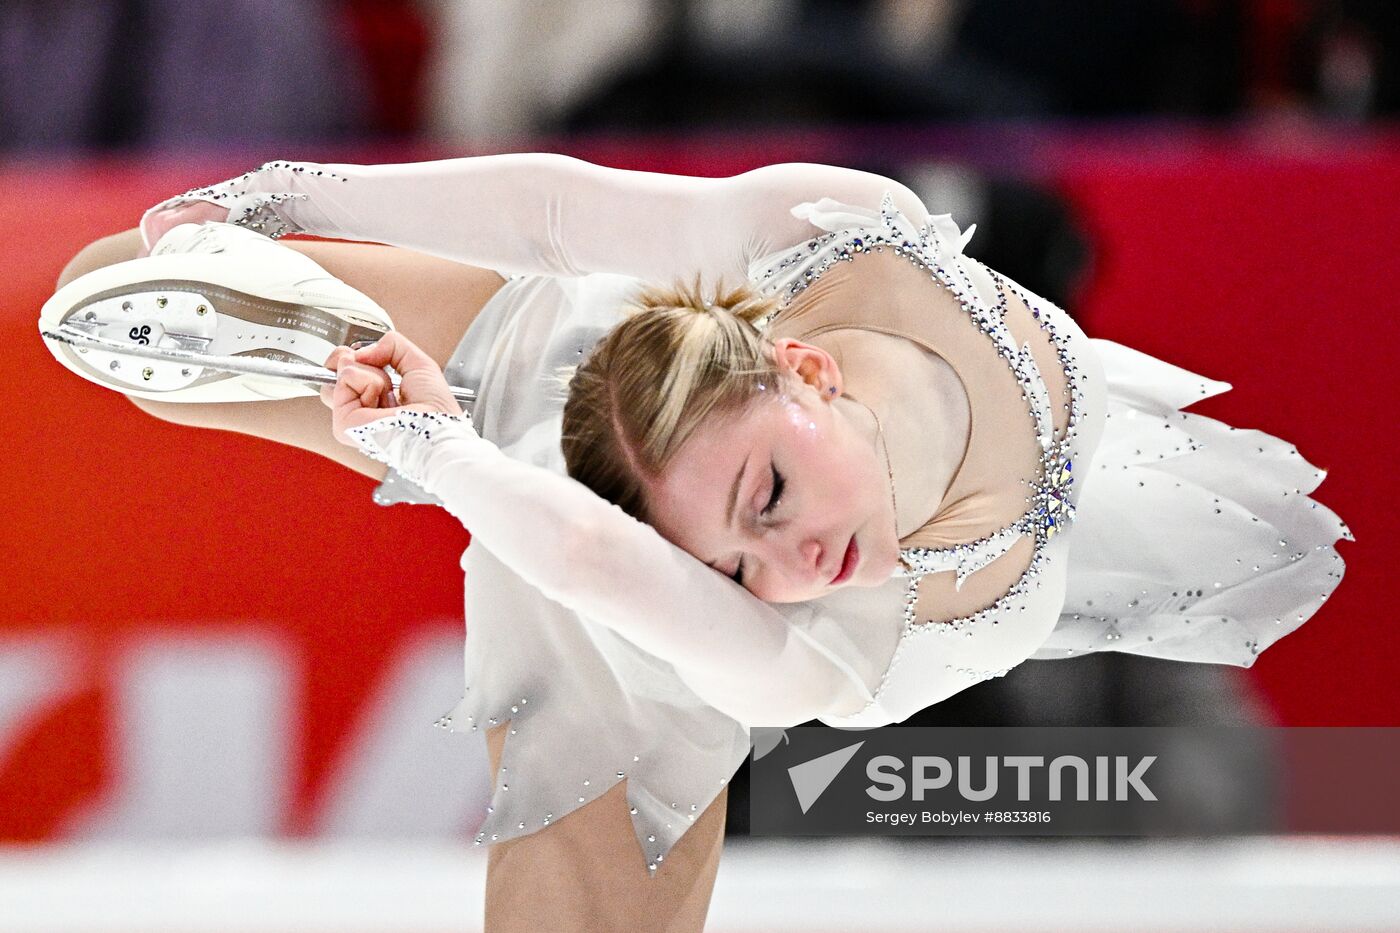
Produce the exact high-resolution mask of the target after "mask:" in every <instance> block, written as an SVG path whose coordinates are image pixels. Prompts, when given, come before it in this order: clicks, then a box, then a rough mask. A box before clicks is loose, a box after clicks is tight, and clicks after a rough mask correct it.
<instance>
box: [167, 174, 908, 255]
mask: <svg viewBox="0 0 1400 933" xmlns="http://www.w3.org/2000/svg"><path fill="white" fill-rule="evenodd" d="M886 191H889V192H890V193H891V194H892V195H893V196H894V199H895V204H896V206H897V207H898V208H900V210H902V211H903V212H904V213H905V214H906V215H907V216H908V217H909V218H910V219H911V220H913V221H914V222H915V223H918V224H922V223H923V222H924V221H925V220H926V219H927V217H928V212H927V210H926V209H925V208H924V205H923V204H922V202H920V201H919V199H918V197H917V196H916V195H915V194H914V193H913V192H912V191H910V190H909V189H908V188H906V187H905V186H903V185H901V184H900V183H898V182H896V181H892V180H891V179H888V178H884V177H882V176H880V175H875V174H871V173H868V172H860V171H856V170H854V169H847V168H840V167H837V166H831V165H818V164H811V163H786V164H781V165H769V166H764V167H762V168H758V169H754V170H753V171H750V172H745V173H743V174H740V175H735V176H733V177H730V178H694V177H690V176H685V175H667V174H659V173H654V172H635V171H625V170H622V169H614V168H605V167H603V166H600V165H594V164H592V163H589V162H584V161H582V160H579V159H574V158H570V157H568V156H563V155H556V154H551V153H519V154H511V155H493V156H477V157H470V158H460V159H445V160H441V161H436V162H411V163H405V164H397V165H348V164H321V163H314V162H269V163H267V165H264V166H263V167H262V168H260V169H258V170H255V171H253V172H249V173H247V174H246V175H243V176H240V177H238V178H234V179H231V180H229V181H226V182H222V183H220V184H218V185H214V186H212V187H209V188H204V189H196V190H194V191H191V192H189V193H188V194H187V195H184V196H182V197H180V198H173V199H171V200H170V201H167V202H165V203H164V204H162V205H158V206H157V207H156V208H153V209H152V210H151V211H149V212H147V214H146V216H145V218H143V220H142V232H143V235H144V236H145V238H146V240H147V247H148V248H149V246H150V245H152V243H153V242H154V240H155V239H156V238H158V237H159V236H160V234H161V233H163V232H164V231H165V230H167V229H169V228H170V226H172V225H173V224H175V223H179V222H182V221H190V220H231V221H234V222H240V223H245V224H248V225H252V226H254V228H255V229H261V230H262V231H263V232H266V233H268V234H270V235H280V234H281V233H285V232H306V233H311V234H316V235H319V236H327V237H336V238H340V239H347V240H367V241H373V242H379V243H388V244H391V245H394V246H403V247H408V248H411V249H415V250H418V251H419V252H423V253H428V254H431V255H435V256H441V257H444V258H448V259H453V260H456V261H459V262H464V263H469V264H471V265H476V266H482V267H485V268H489V269H495V270H497V271H500V272H505V273H538V274H546V275H558V276H577V275H584V274H587V273H591V272H612V273H620V274H623V275H630V276H635V277H637V278H642V279H647V280H651V281H668V280H671V279H677V278H683V279H690V278H692V277H693V276H694V275H695V274H696V273H697V272H698V273H701V274H703V275H704V276H706V277H707V278H717V277H721V276H723V277H728V278H730V279H731V280H742V279H743V278H745V277H746V276H747V275H748V268H749V263H750V262H752V261H754V260H756V259H759V258H761V257H763V256H765V255H767V254H769V253H771V252H774V251H776V250H779V249H784V248H787V247H789V246H792V245H794V244H796V243H800V242H802V241H803V240H805V239H807V238H808V237H811V236H813V235H815V234H817V233H820V232H822V231H820V230H818V229H817V228H816V227H813V226H812V225H811V224H809V223H808V222H807V221H806V220H803V219H799V218H797V217H794V216H793V215H792V213H791V210H792V208H793V207H794V206H796V205H797V204H800V203H802V202H806V201H817V200H819V199H821V198H824V197H828V198H834V199H836V200H837V201H844V202H847V203H851V204H858V205H865V206H868V207H871V208H874V207H878V205H879V203H880V199H881V197H882V196H883V194H884V193H885V192H886ZM258 225H261V226H258Z"/></svg>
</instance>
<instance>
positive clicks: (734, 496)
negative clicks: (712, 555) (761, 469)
mask: <svg viewBox="0 0 1400 933" xmlns="http://www.w3.org/2000/svg"><path fill="white" fill-rule="evenodd" d="M752 456H753V453H752V452H750V453H749V457H752ZM749 457H745V458H744V462H743V463H741V464H739V472H738V474H737V475H736V476H735V477H734V485H733V486H732V487H730V489H729V508H728V509H726V510H725V514H724V521H725V525H726V526H727V527H729V528H733V527H734V505H735V503H736V502H738V500H739V486H740V485H741V484H742V482H743V479H744V470H746V469H748V466H749ZM705 566H706V567H709V568H710V569H712V570H718V569H719V568H718V567H716V566H715V561H706V563H705Z"/></svg>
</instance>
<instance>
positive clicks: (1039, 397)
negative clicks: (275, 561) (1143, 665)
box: [41, 154, 1350, 930]
mask: <svg viewBox="0 0 1400 933" xmlns="http://www.w3.org/2000/svg"><path fill="white" fill-rule="evenodd" d="M292 232H295V233H309V234H314V235H318V236H324V237H334V238H337V239H343V240H359V241H370V242H376V243H380V244H388V246H376V247H367V246H359V245H355V244H346V243H319V242H300V241H297V242H292V241H288V244H286V245H283V244H277V243H274V242H273V241H272V240H271V239H269V238H268V237H273V238H275V237H279V236H281V235H283V234H285V233H292ZM141 233H142V235H143V236H144V240H143V241H142V242H141V243H138V240H137V233H136V231H131V232H128V233H127V234H123V235H119V236H118V237H116V238H109V240H107V241H100V242H99V243H97V244H94V245H93V246H92V247H89V249H88V250H86V251H84V253H82V254H80V255H79V256H78V257H77V258H76V259H75V260H74V263H73V264H71V265H70V267H69V269H68V270H65V274H64V281H65V282H66V284H64V285H63V287H62V288H60V290H59V291H58V293H57V294H56V295H55V296H54V298H53V299H52V300H51V301H50V302H49V303H48V304H47V305H46V306H45V310H44V314H43V318H42V320H41V327H51V326H54V325H56V324H59V323H62V322H65V321H77V320H81V319H82V316H83V315H87V314H89V313H91V314H92V317H91V318H90V319H89V322H90V324H91V325H92V326H93V327H99V328H108V329H109V332H111V333H118V334H119V333H128V332H130V333H141V331H140V327H149V328H152V329H153V330H152V331H150V332H153V333H155V334H156V337H157V339H158V340H159V339H164V335H166V334H167V333H168V334H169V335H170V336H169V339H170V340H174V341H178V340H180V339H186V340H188V339H194V338H197V339H198V340H200V341H203V343H202V344H200V345H201V346H203V347H204V348H205V349H206V352H209V353H215V352H216V350H217V352H219V353H236V352H242V353H245V354H249V355H263V356H273V357H278V358H286V357H288V356H290V357H292V358H299V359H302V360H306V361H310V362H313V363H316V364H319V365H324V366H326V367H327V368H329V369H331V370H334V371H335V372H336V373H337V376H338V379H337V382H336V384H335V386H334V388H324V389H321V390H319V391H318V390H317V389H316V388H314V387H307V386H305V385H302V384H298V383H292V382H286V381H271V380H268V379H266V378H261V377H255V376H249V375H240V374H230V373H226V372H224V373H219V372H210V373H205V372H202V371H200V370H199V368H198V367H193V368H191V367H183V368H178V369H172V368H171V367H169V366H164V365H159V366H158V365H156V364H144V363H139V362H136V361H134V359H128V360H123V359H120V358H115V357H114V358H111V359H108V358H105V357H94V356H93V354H91V353H89V354H79V353H77V352H75V351H74V350H73V349H72V348H71V347H68V346H67V345H64V344H59V343H57V342H52V343H50V348H51V349H52V350H53V351H54V353H55V355H56V356H57V357H58V358H59V359H60V360H61V361H62V362H63V363H64V364H65V365H67V366H69V368H71V369H73V370H74V371H75V372H77V373H79V374H80V375H82V376H84V377H85V378H88V379H90V380H92V381H95V382H98V383H99V384H102V385H105V386H108V387H110V388H115V389H117V390H118V391H121V392H123V393H125V394H127V395H128V396H129V397H131V398H132V400H133V401H134V402H135V403H136V404H137V405H138V406H140V407H142V408H143V409H145V410H147V411H149V412H151V413H152V414H154V415H156V416H157V417H162V418H166V419H168V420H173V421H178V422H180V423H186V424H197V425H203V426H211V427H222V428H227V429H232V430H240V431H244V432H246V433H252V434H258V435H260V436H264V437H271V438H273V439H276V440H280V441H283V442H286V443H291V444H295V445H297V446H301V447H305V448H308V449H312V450H316V451H317V452H320V453H323V454H326V455H328V456H332V457H334V458H335V459H337V460H338V461H340V462H342V463H346V464H347V465H350V466H352V468H355V469H358V470H360V471H361V472H366V473H368V474H369V475H372V476H376V477H380V476H382V477H384V480H385V482H384V483H383V484H382V485H381V487H380V490H379V493H380V497H381V499H382V500H383V501H394V500H396V499H407V500H408V501H435V502H438V503H440V504H442V505H443V506H444V507H445V508H447V509H448V510H449V511H450V512H452V513H453V514H454V515H456V516H457V517H458V518H459V519H461V520H462V521H463V523H464V524H465V525H466V526H467V527H468V528H469V529H470V530H471V532H472V536H473V545H474V546H471V547H468V548H467V550H466V552H465V554H464V555H463V558H462V566H463V568H464V569H465V570H466V571H467V575H468V579H469V582H468V584H467V586H466V587H465V592H466V609H467V615H468V618H470V619H471V620H472V623H471V632H470V635H469V637H468V639H467V648H466V684H467V690H466V695H465V696H464V698H463V700H462V702H461V703H460V704H459V705H458V706H457V707H456V708H455V709H454V710H453V711H452V712H451V713H449V714H448V715H447V716H445V717H444V718H443V720H442V724H444V725H447V726H449V727H452V728H459V729H470V730H473V731H475V730H486V732H487V743H488V749H489V751H490V755H491V762H492V768H493V770H494V772H495V775H496V784H495V791H494V794H493V797H492V800H491V805H490V809H489V812H488V815H487V818H486V821H485V823H484V824H483V825H482V827H481V831H480V835H479V836H478V837H477V842H479V843H482V844H487V845H490V846H491V851H490V860H489V863H488V864H489V869H488V890H487V925H488V928H490V929H504V928H507V927H510V928H516V927H518V928H521V929H524V928H530V929H538V928H551V929H568V928H579V929H584V928H587V929H594V928H627V929H678V930H679V929H699V928H700V927H701V926H702V925H703V919H704V914H705V911H706V908H707V905H708V901H709V896H710V891H711V889H712V885H713V878H714V871H715V868H716V867H717V860H718V855H719V845H720V839H721V835H722V830H723V802H724V788H725V784H726V782H727V780H728V778H729V776H730V775H732V773H733V771H734V769H735V768H736V767H737V766H738V764H739V763H740V761H742V759H743V757H744V756H745V755H746V754H747V752H748V748H749V728H750V727H753V726H760V725H762V726H786V725H792V724H796V723H801V722H805V721H808V720H811V719H819V720H821V721H823V722H826V723H828V724H830V725H838V726H853V727H855V726H858V727H869V726H879V725H883V724H887V723H892V722H898V721H901V720H903V719H905V718H907V717H908V716H909V715H911V714H912V713H914V712H916V711H918V710H919V709H922V708H924V707H925V706H928V705H931V704H933V703H936V702H939V701H940V700H942V699H944V698H946V697H948V696H950V695H952V694H953V693H956V692H958V691H960V690H963V689H965V688H967V687H968V686H971V685H972V684H975V683H978V682H980V681H983V680H986V679H988V678H990V677H996V676H1001V675H1003V674H1005V673H1006V672H1007V671H1008V670H1009V669H1010V668H1012V667H1014V666H1016V665H1017V664H1019V663H1020V662H1022V661H1024V660H1026V659H1027V658H1052V657H1066V656H1073V655H1076V654H1081V653H1085V652H1090V651H1103V650H1115V651H1131V652H1135V653H1140V654H1147V655H1155V656H1158V657H1165V658H1175V659H1180V660H1191V661H1207V662H1214V663H1227V664H1235V665H1239V666H1244V667H1248V666H1250V665H1251V664H1252V663H1253V661H1254V659H1255V658H1256V657H1257V655H1258V653H1259V652H1260V651H1262V650H1263V649H1264V648H1266V647H1268V645H1269V644H1271V643H1272V642H1274V641H1276V640H1277V639H1278V638H1280V637H1282V636H1283V635H1285V634H1287V633H1288V632H1290V631H1292V630H1293V629H1295V628H1297V627H1298V626H1299V625H1300V624H1301V623H1302V622H1303V621H1305V620H1306V619H1307V618H1308V617H1309V616H1310V615H1311V614H1312V613H1313V612H1315V611H1316V609H1317V608H1318V606H1320V605H1321V603H1322V601H1324V600H1325V599H1326V598H1327V596H1328V595H1329V594H1330V592H1331V591H1332V590H1333V589H1334V588H1335V586H1336V585H1337V582H1338V581H1339V580H1340V578H1341V574H1342V564H1341V561H1340V558H1339V557H1338V555H1337V554H1336V552H1335V550H1334V548H1333V544H1334V543H1335V541H1336V540H1337V539H1338V537H1347V538H1349V537H1350V535H1349V533H1348V532H1347V530H1346V529H1345V527H1344V526H1343V525H1342V524H1341V522H1340V521H1339V520H1338V519H1337V517H1336V516H1335V515H1334V514H1333V513H1332V512H1330V511H1329V510H1328V509H1326V508H1325V507H1324V506H1322V505H1320V504H1319V503H1317V502H1315V501H1314V500H1312V499H1311V498H1309V496H1308V495H1307V493H1308V492H1310V491H1312V490H1313V489H1314V488H1315V487H1316V485H1317V484H1318V482H1319V481H1320V480H1321V477H1322V474H1321V472H1320V471H1318V470H1315V469H1314V468H1313V467H1312V466H1311V465H1309V464H1308V463H1307V462H1306V461H1305V460H1303V458H1302V457H1301V456H1299V455H1298V453H1297V451H1296V450H1294V449H1293V448H1292V447H1290V445H1288V444H1287V443H1285V442H1283V441H1280V440H1278V439H1277V438H1273V437H1270V436H1268V435H1265V434H1262V433H1260V432H1257V431H1250V430H1241V429H1236V428H1233V427H1230V426H1228V425H1224V424H1221V423H1219V422H1217V421H1214V420H1212V419H1208V418H1204V417H1201V416H1198V415H1193V414H1188V413H1185V412H1182V411H1180V409H1181V408H1182V407H1185V406H1186V405H1189V404H1190V403H1192V402H1194V401H1197V400H1199V399H1202V398H1205V397H1208V396H1210V395H1213V394H1217V393H1219V392H1221V391H1223V390H1225V389H1226V388H1228V386H1227V385H1226V384H1224V383H1220V382H1215V381H1212V380H1209V379H1205V378H1203V377H1200V376H1197V375H1195V374H1193V373H1189V372H1187V371H1185V370H1182V369H1179V368H1177V367H1175V366H1172V365H1171V364H1168V363H1165V362H1162V361H1160V360H1157V359H1154V358H1152V357H1150V356H1147V355H1145V354H1142V353H1139V352H1137V351H1134V350H1132V349H1130V348H1127V347H1124V346H1122V345H1119V344H1116V343H1112V342H1109V341H1104V340H1091V339H1089V338H1088V337H1086V336H1085V335H1084V334H1083V332H1082V331H1081V330H1080V328H1079V327H1078V326H1077V325H1076V324H1075V322H1074V321H1072V320H1071V319H1070V318H1069V317H1068V316H1067V315H1065V314H1064V312H1063V311H1061V310H1060V309H1059V308H1057V307H1055V306H1054V305H1052V304H1050V303H1049V302H1047V301H1045V300H1044V299H1042V298H1040V297H1039V296H1036V295H1034V294H1032V293H1030V292H1028V291H1026V290H1025V289H1023V288H1021V287H1019V286H1018V285H1016V283H1014V282H1011V281H1010V280H1008V279H1006V278H1005V277H1003V276H1001V275H998V274H997V273H995V272H993V271H992V270H990V269H987V268H986V267H984V266H983V265H981V264H980V263H978V262H977V261H975V260H973V259H971V258H970V257H968V256H966V255H964V254H963V252H962V250H963V247H964V246H965V244H966V241H967V238H968V236H970V233H971V231H968V233H967V234H964V233H963V232H962V231H960V230H959V229H958V227H957V226H956V225H955V224H954V223H953V222H952V220H951V218H949V217H947V216H946V215H937V216H930V215H929V214H928V212H927V210H926V208H925V207H924V205H923V204H922V203H920V201H919V199H918V198H917V197H916V196H915V195H914V194H913V193H912V192H910V191H909V190H908V189H907V188H905V187H904V186H902V185H900V184H898V183H897V182H894V181H891V180H889V179H886V178H882V177H879V176H876V175H871V174H867V173H862V172H855V171H851V170H847V169H841V168H836V167H832V166H819V165H798V164H793V165H774V166H768V167H765V168H761V169H757V170H755V171H752V172H747V173H744V174H742V175H738V176H734V177H732V178H725V179H700V178H688V177H681V176H668V175H658V174H650V173H640V172H626V171H619V170H614V169H607V168H602V167H599V166H595V165H590V164H588V163H584V162H580V161H578V160H574V159H569V158H565V157H562V156H555V155H543V154H541V155H534V154H532V155H506V156H490V157H479V158H466V159H453V160H445V161H440V162H429V163H417V164H406V165H380V166H358V165H321V164H316V163H303V162H273V163H268V164H267V165H265V166H263V167H262V168H260V169H258V170H256V171H253V172H250V173H247V174H245V175H243V176H240V177H239V178H235V179H232V180H230V181H227V182H223V183H221V184H218V185H214V186H212V187H209V188H203V189H196V190H194V191H191V192H189V193H187V194H186V195H183V196H181V197H178V198H174V199H171V200H170V201H167V202H165V203H163V204H161V205H158V206H157V207H155V208H153V209H152V210H151V211H149V212H147V214H146V216H145V217H144V218H143V220H142V227H141ZM142 243H144V246H145V247H149V248H151V249H150V252H151V255H149V256H147V257H144V258H138V259H134V260H133V259H132V257H133V256H136V254H137V253H139V252H142V251H143V250H142V249H141V246H142ZM287 245H290V246H291V249H288V248H287ZM390 247H397V248H390ZM122 260H127V261H122ZM113 263H115V264H113ZM467 264H469V265H467ZM488 270H490V271H488ZM503 275H504V276H509V279H505V278H503ZM697 275H698V278H697ZM674 282H680V283H682V284H681V285H668V284H666V283H674ZM721 282H728V283H730V286H731V287H721V286H720V284H719V283H721ZM685 283H691V284H685ZM167 306H168V307H170V308H176V307H177V306H178V308H179V309H181V310H180V314H181V315H182V316H181V317H180V319H179V320H175V321H171V320H170V319H169V318H167V319H166V323H162V320H161V317H160V314H161V312H162V311H163V310H165V309H166V308H167ZM198 307H203V308H204V309H205V310H204V313H203V314H202V315H197V317H191V315H192V314H196V312H195V311H192V310H190V309H191V308H198ZM167 313H169V312H167ZM464 331H465V333H463V332H464ZM148 333H149V332H148ZM381 333H382V334H383V336H379V335H380V334H381ZM191 334H193V335H194V338H191V337H190V335H191ZM372 338H377V339H376V340H375V341H374V342H373V343H371V344H369V345H368V346H360V347H359V348H358V349H355V348H352V347H350V346H346V345H347V344H352V343H355V344H358V343H360V342H362V341H366V340H369V339H372ZM113 362H115V363H117V366H116V368H112V366H111V364H112V363H113ZM99 364H100V365H99ZM385 367H392V369H393V370H394V371H395V372H396V373H397V374H398V376H399V378H400V382H399V384H398V386H397V388H394V387H393V383H392V382H391V380H390V378H389V376H388V374H387V373H386V370H385ZM566 379H567V392H565V391H563V390H562V389H561V387H560V386H561V383H563V382H564V381H565V380H566ZM452 385H457V386H467V387H470V388H473V389H475V390H476V392H477V401H476V402H475V404H474V406H473V407H472V411H471V416H470V418H467V417H465V416H464V414H463V412H462V410H461V409H460V407H459V406H458V404H457V402H456V400H455V399H454V397H453V394H452V392H451V389H450V386H452ZM316 395H319V396H320V398H319V399H317V398H314V397H312V396H316ZM254 400H256V402H255V403H252V404H250V402H254ZM194 401H198V402H202V403H204V404H186V403H188V402H194ZM323 404H324V405H325V406H328V407H330V408H331V422H332V430H331V431H329V432H328V431H326V429H325V422H326V415H325V409H324V408H322V407H321V406H322V405H323ZM357 451H359V452H357ZM361 452H362V453H361ZM362 454H363V455H368V456H369V457H371V458H374V459H375V460H379V461H382V462H383V464H387V465H388V466H389V467H390V469H389V470H387V471H386V470H384V468H383V466H382V465H376V464H374V463H373V462H372V461H370V460H367V459H365V457H364V456H363V455H362ZM405 489H406V490H408V491H407V492H403V490H405ZM1086 490H1087V491H1086ZM1071 548H1072V554H1071ZM629 833H631V834H633V835H629ZM634 840H635V841H634ZM629 850H630V851H632V852H634V853H637V855H636V857H628V856H622V855H618V854H617V853H620V852H627V851H629ZM638 850H640V851H638ZM604 853H607V856H605V855H604ZM609 856H610V857H609ZM545 879H548V882H547V883H546V881H545ZM547 889H548V890H547Z"/></svg>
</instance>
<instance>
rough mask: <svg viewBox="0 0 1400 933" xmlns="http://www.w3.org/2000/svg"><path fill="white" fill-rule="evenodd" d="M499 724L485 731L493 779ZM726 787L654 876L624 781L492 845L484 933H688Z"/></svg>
mask: <svg viewBox="0 0 1400 933" xmlns="http://www.w3.org/2000/svg"><path fill="white" fill-rule="evenodd" d="M509 725H510V723H509V722H506V723H502V724H501V725H499V726H496V727H494V728H493V729H491V730H490V731H489V732H487V734H486V743H487V749H488V751H489V753H490V756H491V771H492V773H493V774H497V772H498V771H499V768H500V763H501V750H502V748H503V746H504V743H505V742H506V740H507V729H508V727H509ZM580 740H583V741H586V737H584V736H581V737H580ZM728 790H729V789H728V787H726V788H725V789H724V790H723V791H721V792H720V794H719V796H718V797H716V798H715V800H714V801H713V802H712V803H711V804H710V806H709V808H708V809H706V810H705V812H704V813H703V814H701V816H700V818H699V819H697V820H696V821H695V822H694V824H692V825H691V826H690V827H689V828H688V829H687V830H686V832H685V834H684V835H683V836H681V838H680V841H679V842H677V843H676V844H675V845H674V846H673V847H672V848H671V851H670V852H668V853H667V854H666V857H665V859H664V860H663V861H662V863H661V864H660V866H658V868H657V871H656V873H655V877H651V872H650V871H649V870H648V869H647V865H646V857H645V855H644V854H643V852H642V847H641V844H640V843H639V842H638V841H637V837H636V834H635V833H634V832H633V830H632V816H631V814H630V813H629V812H628V803H627V779H625V778H624V779H623V780H622V781H619V782H618V783H617V784H615V785H614V786H613V787H612V788H611V789H610V790H609V791H608V792H607V793H605V794H603V795H602V796H601V797H598V798H597V799H595V800H592V801H590V802H589V803H587V804H584V805H583V806H581V807H579V808H578V809H577V810H574V811H573V812H571V813H568V814H566V815H565V816H563V817H562V818H560V819H557V820H554V821H553V822H551V823H550V825H549V826H546V827H544V828H543V829H538V830H536V831H535V832H533V833H530V834H529V835H528V836H521V837H519V838H516V839H511V840H509V841H506V842H497V843H493V844H492V845H491V847H490V850H489V852H488V856H487V872H486V930H487V933H504V931H516V930H520V931H525V930H530V931H535V930H559V931H594V930H599V931H601V930H637V931H648V933H649V931H666V933H690V931H695V933H698V931H700V930H702V929H703V928H704V925H705V915H706V913H707V912H708V911H709V906H710V896H711V894H712V893H713V892H714V884H715V874H716V872H717V871H718V870H719V859H720V851H721V847H722V845H723V842H724V813H725V801H726V799H727V797H728ZM540 816H541V818H543V814H540Z"/></svg>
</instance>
